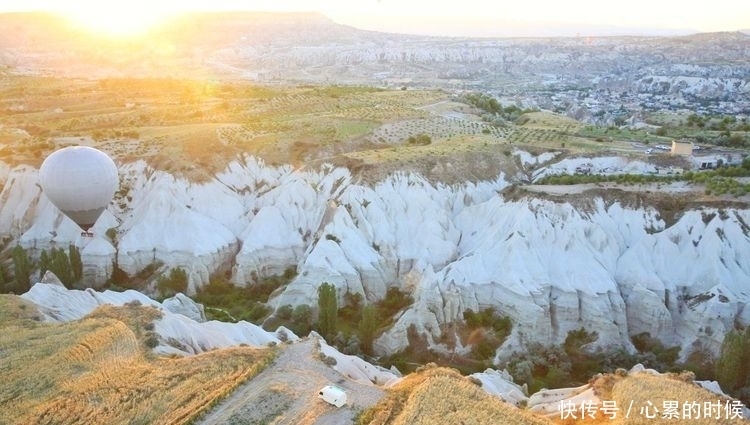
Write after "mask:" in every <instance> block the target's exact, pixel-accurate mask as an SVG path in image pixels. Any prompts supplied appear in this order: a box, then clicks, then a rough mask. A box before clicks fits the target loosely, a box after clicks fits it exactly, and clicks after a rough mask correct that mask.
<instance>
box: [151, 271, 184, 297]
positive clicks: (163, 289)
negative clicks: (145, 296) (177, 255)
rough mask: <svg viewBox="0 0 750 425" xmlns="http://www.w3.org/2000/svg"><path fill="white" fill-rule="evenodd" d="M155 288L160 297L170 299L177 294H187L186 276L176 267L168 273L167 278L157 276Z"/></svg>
mask: <svg viewBox="0 0 750 425" xmlns="http://www.w3.org/2000/svg"><path fill="white" fill-rule="evenodd" d="M156 287H157V288H158V289H159V293H160V294H161V296H162V297H171V296H173V295H175V294H177V293H178V292H182V293H183V294H184V293H185V292H187V287H188V275H187V272H185V270H183V269H181V268H179V267H177V268H174V269H171V270H170V271H169V276H164V275H162V276H159V279H158V280H157V282H156Z"/></svg>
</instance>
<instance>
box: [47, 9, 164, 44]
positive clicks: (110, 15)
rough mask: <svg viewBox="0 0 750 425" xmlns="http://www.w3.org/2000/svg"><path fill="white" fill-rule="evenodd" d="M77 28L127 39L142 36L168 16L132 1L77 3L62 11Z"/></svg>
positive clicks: (160, 10) (162, 10)
mask: <svg viewBox="0 0 750 425" xmlns="http://www.w3.org/2000/svg"><path fill="white" fill-rule="evenodd" d="M58 12H59V13H60V14H61V15H63V16H64V17H66V18H67V19H68V20H69V21H70V22H71V23H72V24H73V25H74V26H75V27H79V28H81V29H84V30H86V31H89V32H92V33H94V34H96V35H101V36H107V37H116V38H127V37H133V36H138V35H142V34H144V33H146V32H148V31H149V30H150V29H152V28H154V27H155V26H156V25H158V24H159V23H160V22H162V21H163V20H164V18H165V17H166V16H167V15H168V11H167V10H164V9H157V8H154V7H153V6H151V5H149V4H148V3H147V2H139V1H128V2H122V3H118V4H114V5H113V4H112V3H109V2H100V3H98V4H97V3H88V2H87V3H85V5H80V4H73V5H70V6H69V7H67V8H64V9H60V10H59V11H58Z"/></svg>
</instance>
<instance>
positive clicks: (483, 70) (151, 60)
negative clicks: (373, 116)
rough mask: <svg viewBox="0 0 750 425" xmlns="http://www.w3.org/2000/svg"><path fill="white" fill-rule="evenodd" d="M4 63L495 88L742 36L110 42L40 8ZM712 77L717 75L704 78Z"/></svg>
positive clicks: (41, 69) (251, 22)
mask: <svg viewBox="0 0 750 425" xmlns="http://www.w3.org/2000/svg"><path fill="white" fill-rule="evenodd" d="M0 30H2V33H3V38H2V40H0V67H1V68H0V69H2V68H4V69H5V72H12V73H26V74H30V73H31V74H53V75H57V76H60V75H65V76H76V77H86V78H91V77H99V76H117V77H124V76H126V77H132V76H135V77H138V76H159V77H178V78H206V77H210V78H233V79H234V78H239V79H243V80H247V79H250V80H256V81H267V82H326V81H335V82H337V83H355V84H378V85H383V84H399V83H400V82H401V83H402V82H409V83H411V84H415V85H421V86H432V87H434V86H444V87H454V86H456V84H457V83H456V81H461V82H462V83H461V84H463V86H466V85H469V86H475V85H478V84H479V85H483V86H488V87H492V86H493V85H495V84H505V82H507V79H506V78H502V79H499V80H501V81H495V80H496V79H498V76H499V75H500V76H505V77H511V78H519V76H524V78H528V77H530V76H534V75H540V74H544V73H556V74H560V75H568V74H570V75H571V76H576V77H580V75H581V74H583V75H586V74H589V73H591V74H597V75H601V74H618V73H623V72H627V73H633V72H635V71H636V70H638V69H641V68H643V67H647V66H656V65H658V66H664V65H668V64H672V63H674V64H683V63H687V64H702V65H705V64H711V63H721V64H725V63H727V61H729V62H734V61H737V62H738V63H745V62H746V57H747V55H746V51H745V49H744V47H743V46H745V45H746V43H747V41H748V39H749V38H748V36H747V35H745V34H743V33H741V32H732V33H709V34H697V35H690V36H670V37H653V36H652V37H644V36H637V37H623V36H618V37H601V36H593V37H592V36H589V35H587V34H586V32H585V31H584V32H581V33H580V35H577V34H578V33H576V35H577V36H573V37H546V38H468V37H432V36H419V35H403V34H401V35H399V34H388V33H382V32H374V31H365V30H359V29H356V28H353V27H350V26H346V25H341V24H338V23H336V22H334V21H332V20H331V19H329V18H327V17H325V16H323V15H321V14H316V13H260V12H231V13H230V12H216V13H190V14H184V15H181V16H178V17H176V18H173V19H172V20H170V21H167V22H165V23H164V24H163V25H162V26H160V27H157V28H155V29H153V30H152V31H151V32H149V33H147V34H145V35H143V36H141V37H138V38H133V39H131V40H127V41H122V40H119V41H118V40H113V39H107V38H104V37H101V36H98V35H92V34H91V33H87V32H85V31H84V30H82V29H80V28H75V27H73V26H72V25H70V24H69V23H68V22H67V21H65V20H64V19H63V18H61V17H59V16H56V15H51V14H45V13H7V14H0ZM712 74H713V73H712Z"/></svg>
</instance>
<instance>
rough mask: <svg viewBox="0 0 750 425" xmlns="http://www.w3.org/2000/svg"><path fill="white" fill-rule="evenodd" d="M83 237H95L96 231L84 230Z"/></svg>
mask: <svg viewBox="0 0 750 425" xmlns="http://www.w3.org/2000/svg"><path fill="white" fill-rule="evenodd" d="M81 237H82V238H93V237H94V232H89V231H86V230H84V231H83V232H81Z"/></svg>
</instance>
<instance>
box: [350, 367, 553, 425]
mask: <svg viewBox="0 0 750 425" xmlns="http://www.w3.org/2000/svg"><path fill="white" fill-rule="evenodd" d="M461 423H463V424H488V425H489V424H518V425H526V424H548V423H549V422H548V421H547V420H546V419H543V418H538V417H536V416H534V415H532V414H531V413H528V412H525V411H522V410H519V409H517V408H515V407H513V406H511V405H510V404H508V403H505V402H503V401H501V400H500V399H498V398H496V397H493V396H491V395H489V394H487V393H486V392H485V391H484V390H482V389H481V388H480V387H479V386H477V385H476V384H474V383H472V382H471V381H470V380H469V379H468V378H466V377H464V376H462V375H460V374H459V373H458V372H457V371H455V370H453V369H446V368H440V367H427V368H425V369H423V370H420V371H417V372H416V373H413V374H410V375H408V376H406V377H405V378H404V379H403V380H402V381H401V382H399V383H398V384H396V385H395V386H394V387H393V388H391V389H390V391H389V393H388V395H387V396H386V397H385V398H384V399H383V400H382V401H381V402H380V403H379V404H377V405H376V406H374V407H373V408H371V409H368V410H366V411H365V412H363V413H362V415H360V417H359V420H358V424H360V425H365V424H369V425H386V424H392V425H401V424H461Z"/></svg>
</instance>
